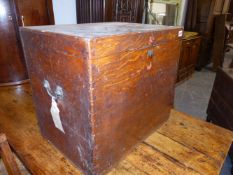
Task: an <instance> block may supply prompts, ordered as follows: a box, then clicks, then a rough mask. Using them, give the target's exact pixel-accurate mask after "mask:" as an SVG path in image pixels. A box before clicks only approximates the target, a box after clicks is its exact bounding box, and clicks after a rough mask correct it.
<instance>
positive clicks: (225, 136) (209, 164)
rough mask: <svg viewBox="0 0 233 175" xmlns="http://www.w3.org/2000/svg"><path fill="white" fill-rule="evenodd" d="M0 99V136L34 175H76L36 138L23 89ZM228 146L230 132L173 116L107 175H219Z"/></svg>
mask: <svg viewBox="0 0 233 175" xmlns="http://www.w3.org/2000/svg"><path fill="white" fill-rule="evenodd" d="M0 99H1V100H0V132H3V133H5V134H6V135H7V137H8V141H9V143H10V145H11V146H12V148H13V149H14V151H15V152H16V153H17V155H18V156H19V158H20V159H21V160H22V162H23V163H24V164H25V166H26V167H27V168H28V169H29V170H30V171H31V172H32V173H33V174H38V175H42V174H49V175H50V174H51V175H54V174H56V175H66V174H69V175H76V174H77V175H78V174H81V172H80V170H79V169H78V168H76V167H75V166H74V165H73V164H72V163H71V162H70V161H69V160H67V159H66V158H65V157H64V156H63V155H62V154H61V153H60V152H59V151H58V150H57V149H56V148H55V147H54V146H53V145H51V144H50V143H48V142H47V141H46V140H45V139H43V138H42V137H41V135H40V132H39V128H38V126H37V120H36V117H35V110H34V107H33V104H32V97H31V90H30V87H29V85H28V84H26V85H21V86H13V87H0ZM232 140H233V133H232V132H230V131H228V130H226V129H223V128H220V127H218V126H215V125H213V124H210V123H207V122H204V121H201V120H198V119H195V118H192V117H191V116H188V115H186V114H184V113H181V112H178V111H176V110H172V111H171V115H170V119H169V120H168V121H167V122H166V123H165V124H164V125H163V126H162V127H161V128H160V129H158V130H157V131H155V132H154V133H152V134H151V135H150V136H149V137H148V138H147V139H146V140H145V141H143V142H142V143H140V144H139V145H138V146H137V147H136V148H135V149H134V150H132V152H131V153H130V154H129V155H128V156H126V157H125V158H124V159H123V160H122V161H121V162H120V163H119V164H118V165H117V166H116V168H114V169H113V170H112V171H111V172H109V174H111V175H113V174H122V175H125V174H151V175H155V174H156V175H157V174H162V175H165V174H168V175H170V174H177V175H189V174H192V175H203V174H204V175H208V174H209V175H215V174H219V173H220V170H221V167H222V165H223V162H224V160H225V158H226V155H227V152H228V150H229V147H230V145H231V143H232Z"/></svg>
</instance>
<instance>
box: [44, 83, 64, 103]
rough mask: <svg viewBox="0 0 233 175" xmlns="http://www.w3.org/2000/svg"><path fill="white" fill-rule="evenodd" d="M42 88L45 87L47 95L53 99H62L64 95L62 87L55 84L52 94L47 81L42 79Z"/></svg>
mask: <svg viewBox="0 0 233 175" xmlns="http://www.w3.org/2000/svg"><path fill="white" fill-rule="evenodd" d="M44 88H45V89H46V91H47V93H48V95H49V96H50V97H51V98H52V99H54V100H59V99H63V97H64V93H63V89H62V87H61V86H57V87H56V89H55V91H54V95H53V94H52V90H51V88H50V84H49V82H48V80H44Z"/></svg>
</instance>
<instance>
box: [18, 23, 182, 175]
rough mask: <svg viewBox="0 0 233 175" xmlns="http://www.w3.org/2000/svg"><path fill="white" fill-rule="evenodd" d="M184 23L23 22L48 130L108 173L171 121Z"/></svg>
mask: <svg viewBox="0 0 233 175" xmlns="http://www.w3.org/2000/svg"><path fill="white" fill-rule="evenodd" d="M182 32H183V31H182V29H181V28H179V27H165V26H155V25H143V24H130V23H93V24H80V25H66V26H62V25H61V26H40V27H27V28H22V29H21V37H22V42H23V48H24V52H25V56H26V62H27V67H28V70H29V76H30V79H31V85H32V90H33V98H34V102H35V107H36V111H37V116H38V122H39V126H40V128H41V132H42V135H43V136H44V137H45V138H46V139H48V140H49V141H50V142H52V143H53V144H54V145H55V146H56V147H57V148H58V149H59V150H61V151H62V152H63V153H64V154H65V155H66V156H67V157H68V158H69V159H70V160H72V161H73V162H74V163H75V164H76V165H77V166H78V167H80V168H81V169H82V170H83V172H84V173H85V174H102V173H104V172H106V171H108V170H109V169H110V168H111V167H112V166H113V165H114V164H116V163H117V162H118V161H119V160H120V159H121V158H122V157H123V156H124V155H125V154H126V153H127V152H129V151H130V150H131V149H132V148H133V147H134V146H135V144H137V143H139V142H140V141H141V140H142V139H144V138H145V137H146V136H148V135H149V134H150V133H151V132H152V131H153V130H154V129H156V128H158V127H159V126H160V125H161V124H162V123H163V122H164V121H166V120H167V118H168V116H169V113H170V109H171V108H172V106H173V97H174V85H175V81H176V75H177V63H178V59H179V55H180V46H181V38H182Z"/></svg>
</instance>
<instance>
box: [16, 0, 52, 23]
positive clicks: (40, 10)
mask: <svg viewBox="0 0 233 175" xmlns="http://www.w3.org/2000/svg"><path fill="white" fill-rule="evenodd" d="M51 4H52V3H51V0H15V7H16V10H17V17H18V22H19V25H21V26H24V25H25V26H38V25H49V24H54V19H53V11H52V10H51V9H50V8H51V7H50V6H51Z"/></svg>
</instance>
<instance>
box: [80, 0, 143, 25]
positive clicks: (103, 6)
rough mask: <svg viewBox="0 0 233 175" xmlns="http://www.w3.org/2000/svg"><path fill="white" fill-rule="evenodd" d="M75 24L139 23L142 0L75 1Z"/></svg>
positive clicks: (141, 13) (140, 20) (141, 12)
mask: <svg viewBox="0 0 233 175" xmlns="http://www.w3.org/2000/svg"><path fill="white" fill-rule="evenodd" d="M76 5H77V23H90V22H109V21H120V22H135V23H141V22H142V16H143V9H144V0H76Z"/></svg>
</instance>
